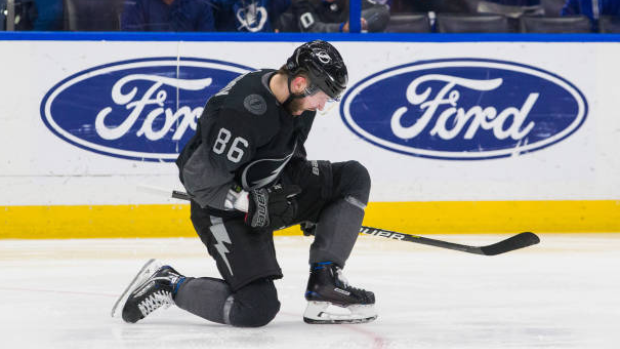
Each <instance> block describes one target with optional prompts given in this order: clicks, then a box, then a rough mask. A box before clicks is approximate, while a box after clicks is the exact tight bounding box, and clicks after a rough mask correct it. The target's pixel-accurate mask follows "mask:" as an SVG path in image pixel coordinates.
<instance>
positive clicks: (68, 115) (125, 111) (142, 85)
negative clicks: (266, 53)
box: [41, 57, 253, 161]
mask: <svg viewBox="0 0 620 349" xmlns="http://www.w3.org/2000/svg"><path fill="white" fill-rule="evenodd" d="M252 70H253V69H252V68H249V67H245V66H241V65H238V64H233V63H228V62H222V61H215V60H208V59H197V58H180V59H178V58H177V57H161V58H147V59H138V60H130V61H122V62H116V63H112V64H107V65H102V66H98V67H94V68H91V69H87V70H84V71H81V72H79V73H77V74H75V75H72V76H70V77H68V78H66V79H64V80H63V81H61V82H59V83H58V84H57V85H56V86H54V87H53V88H52V89H51V90H50V91H49V92H48V93H47V94H46V95H45V97H44V98H43V101H42V102H41V117H42V118H43V122H44V123H45V125H47V127H48V128H49V129H50V130H51V131H52V132H53V133H54V134H56V135H57V136H58V137H60V138H62V139H63V140H65V141H67V142H69V143H71V144H73V145H75V146H78V147H80V148H83V149H87V150H90V151H93V152H96V153H99V154H105V155H109V156H114V157H119V158H125V159H133V160H140V161H174V160H175V159H176V158H177V156H178V153H179V152H180V151H181V149H182V148H183V145H185V143H186V142H187V141H188V140H189V138H190V137H191V136H192V135H193V134H194V132H193V130H196V122H197V119H198V117H200V115H201V114H202V111H203V109H204V105H205V102H206V101H207V100H208V99H209V97H210V96H212V95H213V94H215V93H216V92H217V91H219V90H221V89H222V88H224V87H225V86H226V85H227V84H228V83H229V82H230V81H231V80H233V79H235V78H236V77H238V76H240V75H241V74H245V73H247V72H249V71H252Z"/></svg>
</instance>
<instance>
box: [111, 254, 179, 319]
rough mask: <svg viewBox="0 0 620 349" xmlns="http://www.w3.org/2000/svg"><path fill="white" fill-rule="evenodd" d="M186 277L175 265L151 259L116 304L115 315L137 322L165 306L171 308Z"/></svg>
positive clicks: (113, 310) (113, 314)
mask: <svg viewBox="0 0 620 349" xmlns="http://www.w3.org/2000/svg"><path fill="white" fill-rule="evenodd" d="M182 279H184V277H183V276H182V275H180V274H179V273H178V272H177V271H176V270H174V269H173V268H172V267H170V266H168V265H165V266H162V264H161V263H160V262H159V261H157V260H155V259H151V260H149V261H148V262H146V264H145V265H144V266H143V267H142V269H140V271H139V272H138V274H137V275H136V276H135V277H134V279H133V280H132V281H131V283H130V284H129V286H127V288H126V289H125V291H124V292H123V294H122V295H121V296H120V297H119V299H118V300H117V301H116V303H115V304H114V307H112V316H113V317H119V315H122V318H123V320H124V321H125V322H129V323H134V322H137V321H139V320H141V319H144V318H145V317H146V316H147V315H149V314H150V313H152V312H153V311H155V310H157V309H159V308H161V307H162V306H163V307H165V308H168V307H169V306H170V305H172V304H174V301H173V300H172V295H173V292H174V289H175V287H177V286H178V282H179V281H180V280H182Z"/></svg>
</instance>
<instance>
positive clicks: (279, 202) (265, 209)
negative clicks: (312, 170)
mask: <svg viewBox="0 0 620 349" xmlns="http://www.w3.org/2000/svg"><path fill="white" fill-rule="evenodd" d="M299 193H301V188H300V187H298V186H296V185H290V186H282V185H281V184H276V185H274V186H273V187H271V188H261V189H254V190H252V191H250V193H249V194H248V199H249V200H248V201H249V206H248V213H247V214H246V215H245V223H246V224H247V225H249V226H251V227H252V228H271V229H280V228H284V227H286V226H287V225H289V224H291V223H292V222H293V219H294V218H295V215H296V214H297V201H296V200H295V196H296V195H297V194H299Z"/></svg>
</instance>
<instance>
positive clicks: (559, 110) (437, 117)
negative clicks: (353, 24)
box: [340, 59, 588, 160]
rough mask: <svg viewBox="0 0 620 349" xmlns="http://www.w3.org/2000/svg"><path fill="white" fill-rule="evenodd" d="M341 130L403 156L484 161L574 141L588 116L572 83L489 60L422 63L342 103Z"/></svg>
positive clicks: (378, 77) (366, 83)
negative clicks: (564, 141)
mask: <svg viewBox="0 0 620 349" xmlns="http://www.w3.org/2000/svg"><path fill="white" fill-rule="evenodd" d="M340 108H341V110H340V111H341V115H342V118H343V120H344V122H345V124H346V125H347V126H348V127H349V128H350V129H351V130H352V131H353V132H354V133H356V134H357V135H359V136H360V137H362V138H364V139H365V140H367V141H369V142H371V143H373V144H375V145H377V146H379V147H383V148H385V149H388V150H391V151H395V152H399V153H402V154H407V155H412V156H420V157H426V158H435V159H450V160H481V159H493V158H500V157H507V156H515V155H520V154H524V153H528V152H532V151H535V150H539V149H542V148H545V147H548V146H550V145H553V144H555V143H557V142H559V141H561V140H563V139H565V138H566V137H568V136H570V135H571V134H573V133H574V132H575V131H576V130H577V129H579V127H580V126H581V125H582V124H583V122H584V121H585V119H586V115H587V112H588V105H587V102H586V99H585V97H584V95H583V94H582V93H581V92H580V91H579V90H578V89H577V88H576V87H575V86H574V85H573V84H571V83H570V82H568V81H567V80H566V79H563V78H562V77H560V76H558V75H555V74H553V73H550V72H547V71H544V70H542V69H538V68H534V67H531V66H527V65H523V64H517V63H512V62H505V61H496V60H486V59H446V60H433V61H423V62H418V63H412V64H407V65H403V66H399V67H395V68H390V69H387V70H384V71H381V72H379V73H377V74H374V75H372V76H369V77H367V78H365V79H364V80H362V81H360V82H359V83H357V84H356V85H355V86H353V87H352V88H351V89H350V90H349V91H348V92H347V93H346V95H345V96H344V98H343V102H342V104H341V107H340Z"/></svg>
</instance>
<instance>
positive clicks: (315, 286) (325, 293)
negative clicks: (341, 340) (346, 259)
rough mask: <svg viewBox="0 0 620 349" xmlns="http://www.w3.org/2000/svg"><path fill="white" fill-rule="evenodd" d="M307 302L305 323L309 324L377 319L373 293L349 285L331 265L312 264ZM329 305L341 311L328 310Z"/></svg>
mask: <svg viewBox="0 0 620 349" xmlns="http://www.w3.org/2000/svg"><path fill="white" fill-rule="evenodd" d="M306 300H308V306H307V307H306V311H305V312H304V321H305V322H307V323H310V324H339V323H362V322H370V321H373V320H374V319H376V318H377V312H376V310H375V295H374V293H372V292H370V291H366V290H363V289H360V288H355V287H352V286H350V285H349V283H348V282H347V280H346V279H345V278H344V276H343V275H342V269H341V268H340V267H339V266H337V265H335V264H333V263H329V262H327V263H317V264H313V265H312V267H311V269H310V279H309V280H308V288H307V290H306ZM330 306H336V307H338V308H336V309H337V310H340V311H330V310H329V309H328V308H329V307H330ZM332 308H333V307H332Z"/></svg>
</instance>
